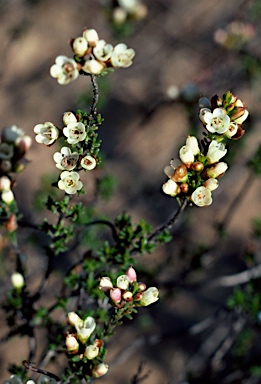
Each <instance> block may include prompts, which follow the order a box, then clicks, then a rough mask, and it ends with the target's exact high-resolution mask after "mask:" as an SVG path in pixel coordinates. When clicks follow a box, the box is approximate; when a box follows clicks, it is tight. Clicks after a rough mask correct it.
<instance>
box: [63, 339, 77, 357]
mask: <svg viewBox="0 0 261 384" xmlns="http://www.w3.org/2000/svg"><path fill="white" fill-rule="evenodd" d="M65 345H66V349H67V352H68V353H71V354H75V353H77V352H78V351H79V343H78V341H77V339H76V337H75V336H73V335H68V336H66V340H65Z"/></svg>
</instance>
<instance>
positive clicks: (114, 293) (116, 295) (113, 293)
mask: <svg viewBox="0 0 261 384" xmlns="http://www.w3.org/2000/svg"><path fill="white" fill-rule="evenodd" d="M110 297H111V299H112V301H114V302H115V303H120V302H121V290H120V288H112V289H111V290H110Z"/></svg>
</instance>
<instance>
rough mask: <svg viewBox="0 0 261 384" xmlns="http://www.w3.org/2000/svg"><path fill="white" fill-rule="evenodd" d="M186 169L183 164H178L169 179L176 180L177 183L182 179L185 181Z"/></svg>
mask: <svg viewBox="0 0 261 384" xmlns="http://www.w3.org/2000/svg"><path fill="white" fill-rule="evenodd" d="M187 174H188V169H187V167H186V165H185V164H180V165H179V166H178V167H177V168H176V169H175V171H174V173H173V175H172V176H171V180H173V181H176V182H177V183H179V182H182V181H187Z"/></svg>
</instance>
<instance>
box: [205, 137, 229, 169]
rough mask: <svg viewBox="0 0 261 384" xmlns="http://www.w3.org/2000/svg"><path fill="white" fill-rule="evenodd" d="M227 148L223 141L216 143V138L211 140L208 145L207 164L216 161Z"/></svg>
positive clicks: (223, 154)
mask: <svg viewBox="0 0 261 384" xmlns="http://www.w3.org/2000/svg"><path fill="white" fill-rule="evenodd" d="M226 153H227V149H226V148H225V145H224V144H223V143H218V142H217V141H216V140H213V141H211V143H210V144H209V147H208V153H207V155H206V156H207V160H208V162H209V164H214V163H216V162H218V161H219V160H220V159H221V158H222V157H223V156H225V154H226Z"/></svg>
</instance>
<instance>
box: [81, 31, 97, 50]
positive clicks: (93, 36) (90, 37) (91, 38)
mask: <svg viewBox="0 0 261 384" xmlns="http://www.w3.org/2000/svg"><path fill="white" fill-rule="evenodd" d="M82 35H83V37H84V38H85V39H86V40H87V41H88V44H89V45H90V46H91V47H94V46H95V45H96V43H97V41H98V40H99V36H98V33H97V32H96V31H95V29H86V30H85V31H83V34H82Z"/></svg>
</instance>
